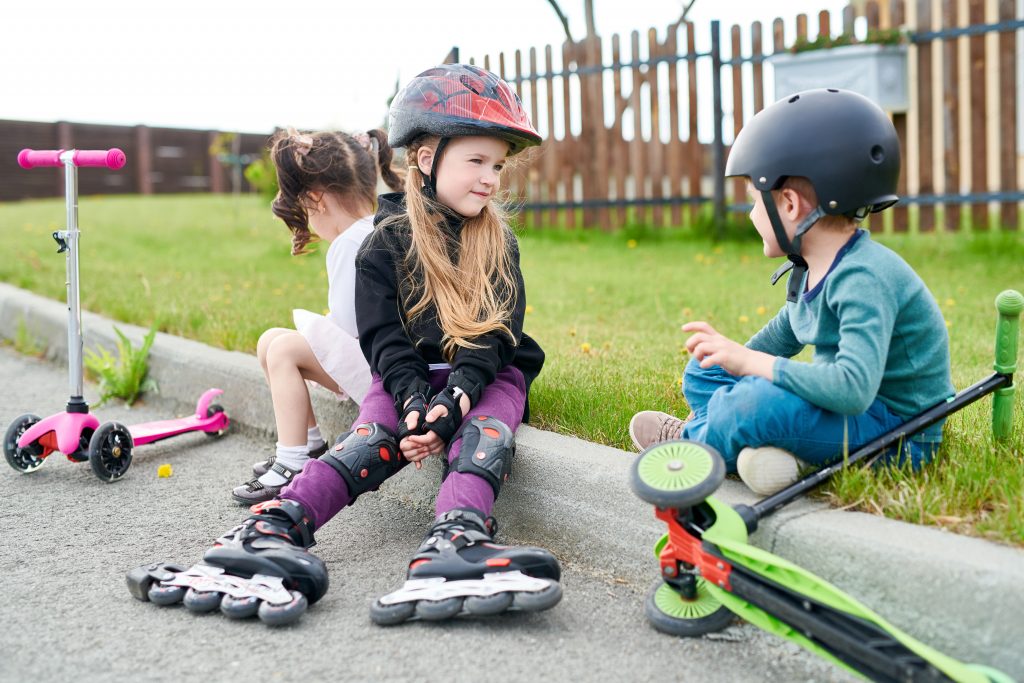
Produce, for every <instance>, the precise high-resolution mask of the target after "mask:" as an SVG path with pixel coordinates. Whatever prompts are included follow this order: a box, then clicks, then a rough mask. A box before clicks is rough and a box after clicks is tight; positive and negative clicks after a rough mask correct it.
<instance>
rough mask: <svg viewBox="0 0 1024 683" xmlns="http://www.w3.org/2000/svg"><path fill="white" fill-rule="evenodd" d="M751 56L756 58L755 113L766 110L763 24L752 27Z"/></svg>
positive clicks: (757, 22)
mask: <svg viewBox="0 0 1024 683" xmlns="http://www.w3.org/2000/svg"><path fill="white" fill-rule="evenodd" d="M750 45H751V54H752V55H753V57H754V66H753V69H752V71H753V74H754V112H753V113H755V114H756V113H757V112H759V111H761V110H762V109H764V65H763V64H762V63H761V58H762V57H763V56H764V38H763V37H762V35H761V22H760V21H755V22H754V23H753V24H752V25H751V27H750Z"/></svg>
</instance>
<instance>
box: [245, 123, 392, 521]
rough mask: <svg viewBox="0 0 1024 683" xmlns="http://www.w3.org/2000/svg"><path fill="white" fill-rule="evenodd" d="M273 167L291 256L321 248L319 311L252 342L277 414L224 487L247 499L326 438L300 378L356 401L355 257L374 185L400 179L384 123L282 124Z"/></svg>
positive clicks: (271, 487)
mask: <svg viewBox="0 0 1024 683" xmlns="http://www.w3.org/2000/svg"><path fill="white" fill-rule="evenodd" d="M270 158H271V161H272V163H273V165H274V169H275V171H276V173H277V184H278V188H279V190H278V193H277V196H276V197H275V198H274V202H273V204H272V205H271V210H272V211H273V212H274V215H275V216H277V217H278V218H280V219H281V220H282V221H284V224H285V225H286V226H288V229H289V230H290V231H291V233H292V254H293V255H298V254H304V253H307V251H308V249H307V246H308V245H309V243H310V242H313V241H315V240H318V239H322V240H324V241H325V242H327V243H328V245H329V246H328V247H327V285H328V294H327V303H328V313H327V315H319V314H316V313H312V312H310V311H306V310H302V309H296V310H295V311H294V312H293V318H294V322H295V329H286V328H282V327H274V328H271V329H269V330H267V331H266V332H264V333H263V334H262V335H261V336H260V339H259V342H257V344H256V356H257V358H259V361H260V366H261V367H262V368H263V373H264V375H266V378H267V384H268V385H269V387H270V394H271V399H272V401H273V405H274V418H275V420H276V422H277V439H278V441H277V446H276V448H275V450H274V453H273V454H271V455H270V457H269V458H266V459H265V460H263V461H261V462H258V463H256V464H255V465H253V476H254V478H253V479H252V480H251V481H249V482H248V483H245V484H242V485H241V486H237V487H235V488H234V490H233V491H232V495H233V496H234V498H235V500H237V501H239V502H241V503H245V504H248V505H251V504H253V503H260V502H263V501H267V500H271V499H272V498H273V497H274V496H276V495H277V494H278V493H280V491H281V489H282V488H284V486H286V485H287V484H288V482H290V481H291V480H292V478H293V477H294V476H295V474H296V473H298V472H301V471H302V469H303V467H305V465H306V462H308V461H309V459H310V458H315V457H318V456H320V455H322V454H323V453H324V452H325V451H326V450H327V444H326V442H325V441H324V438H323V436H322V435H321V433H320V427H319V425H318V424H317V420H316V416H315V415H314V413H313V406H312V404H311V402H310V399H309V390H308V388H307V384H306V381H307V380H309V381H313V382H316V383H317V384H320V385H321V386H323V387H325V388H327V389H329V390H331V391H333V392H335V393H336V394H338V395H339V397H341V398H345V397H346V396H347V397H349V398H351V399H352V400H353V401H355V402H356V403H360V402H361V401H362V400H363V396H364V395H365V394H366V391H367V389H368V388H369V385H370V369H369V366H368V365H367V363H366V359H365V358H364V357H363V354H362V352H361V351H360V349H359V342H358V340H357V338H356V337H357V335H358V330H357V328H356V312H355V257H356V253H357V252H358V251H359V247H360V245H361V244H362V243H363V240H364V239H366V237H367V236H368V235H369V234H370V233H371V232H372V231H373V212H374V211H375V210H376V208H377V187H378V184H379V182H380V181H381V180H383V182H385V183H386V184H387V185H388V186H389V187H391V188H392V189H395V190H397V189H400V188H401V180H400V179H399V178H398V176H397V175H396V174H395V172H394V171H393V170H392V169H391V158H392V152H391V148H390V147H389V146H388V144H387V136H386V134H385V133H384V131H381V130H371V131H368V132H366V133H359V134H357V135H347V134H345V133H340V132H317V133H299V132H298V131H296V130H295V129H288V130H282V131H279V132H278V133H276V134H275V135H274V136H273V138H271V141H270Z"/></svg>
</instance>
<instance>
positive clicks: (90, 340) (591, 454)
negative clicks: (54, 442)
mask: <svg viewBox="0 0 1024 683" xmlns="http://www.w3.org/2000/svg"><path fill="white" fill-rule="evenodd" d="M22 321H23V322H24V325H25V327H26V329H27V330H28V331H29V333H30V334H31V335H32V336H33V337H34V338H36V339H38V340H41V341H44V342H45V343H46V347H47V354H48V356H49V357H50V358H51V359H53V360H56V361H62V360H63V359H65V358H66V354H67V331H66V328H67V308H66V306H65V305H63V304H61V303H59V302H55V301H52V300H49V299H45V298H42V297H39V296H37V295H34V294H31V293H28V292H25V291H23V290H20V289H17V288H15V287H12V286H10V285H7V284H3V283H0V337H5V338H13V337H14V336H15V335H16V333H17V330H18V328H19V326H20V325H21V324H22ZM82 322H83V329H84V332H85V335H86V348H92V347H93V346H95V345H97V344H102V345H104V346H107V347H110V348H113V345H114V340H115V336H114V334H113V325H114V324H115V323H114V321H111V320H108V319H106V318H103V317H101V316H97V315H94V314H90V313H83V314H82ZM116 324H117V326H118V327H119V328H120V329H121V330H122V331H123V332H124V333H125V334H126V335H128V337H129V338H130V339H132V340H133V342H134V341H139V340H141V339H142V337H143V336H144V334H145V330H143V329H142V328H139V327H136V326H133V325H127V324H121V323H116ZM150 373H151V376H152V377H153V378H154V379H155V380H156V381H157V383H158V385H159V387H160V396H161V397H162V399H164V400H169V401H172V402H174V403H176V404H179V406H182V407H184V406H191V405H192V404H193V402H194V401H195V400H196V399H197V398H198V397H199V395H200V394H201V393H202V392H203V391H204V390H206V389H207V388H209V387H211V386H216V387H218V388H221V389H223V390H224V392H225V395H224V400H223V404H224V406H225V407H226V409H227V410H228V413H229V414H230V416H231V418H232V420H233V422H234V424H235V425H236V426H238V427H241V428H243V429H246V430H247V431H250V430H251V431H254V432H259V433H264V434H267V435H269V434H271V433H272V431H273V428H274V417H273V410H272V406H271V404H270V399H269V394H268V392H267V391H266V389H265V383H264V378H263V374H262V372H261V370H260V368H259V364H258V363H257V361H256V359H255V357H253V356H250V355H248V354H243V353H237V352H230V351H223V350H220V349H214V348H211V347H209V346H206V345H203V344H200V343H197V342H193V341H189V340H185V339H180V338H177V337H173V336H170V335H165V334H158V335H157V339H156V342H155V343H154V345H153V348H152V351H151V356H150ZM314 407H315V408H316V410H317V415H318V417H319V418H320V422H321V425H322V426H323V427H324V428H325V430H326V431H327V433H329V434H334V435H336V434H338V433H340V432H341V431H344V429H346V428H347V427H348V425H349V424H351V422H352V420H353V419H354V418H355V416H356V414H357V410H356V407H355V406H354V405H353V404H352V403H351V402H348V401H346V402H342V403H340V402H338V401H337V400H336V399H335V398H334V397H333V395H331V394H329V393H328V392H326V391H323V390H317V391H315V392H314ZM184 409H185V410H186V411H187V408H184ZM517 443H518V456H517V464H516V470H515V473H514V480H513V482H512V483H511V484H510V485H508V486H507V487H506V488H505V489H503V491H502V495H501V498H500V499H499V501H498V505H497V510H496V515H497V516H498V518H499V519H500V520H502V521H503V522H504V525H503V532H502V534H503V536H504V537H505V538H506V539H508V540H517V541H526V542H530V543H535V544H538V545H542V546H545V547H548V548H550V549H551V550H552V551H553V552H555V553H556V554H557V555H558V556H559V557H560V558H561V559H562V560H564V561H568V562H573V563H576V564H578V565H580V566H585V567H587V568H588V569H590V570H592V571H594V572H595V573H599V574H603V575H606V576H610V577H614V578H616V579H620V580H625V581H627V582H629V583H633V584H636V585H637V586H638V588H646V586H647V585H648V584H650V583H653V582H654V581H655V580H656V579H657V577H658V573H657V563H656V561H655V560H654V557H653V554H652V553H651V548H652V547H653V544H654V542H655V541H656V540H657V539H658V537H659V536H660V535H661V533H663V525H662V524H661V523H660V522H659V521H657V520H656V519H655V518H654V515H653V511H652V509H651V508H650V506H648V505H647V504H645V503H643V502H642V501H640V500H639V499H637V498H636V497H635V496H633V494H632V493H631V492H630V490H629V487H628V483H627V482H628V477H629V468H630V465H631V463H632V460H633V458H632V454H630V453H626V452H624V451H621V450H618V449H614V448H609V447H606V446H600V445H597V444H593V443H589V442H586V441H582V440H580V439H576V438H573V437H568V436H563V435H560V434H555V433H552V432H545V431H541V430H538V429H534V428H532V427H529V426H523V427H522V428H520V430H519V432H518V434H517ZM432 461H433V462H431V463H430V464H428V465H427V467H425V468H424V470H421V471H416V470H413V469H412V468H407V469H406V470H405V471H404V472H402V473H401V474H399V475H398V476H397V477H395V478H394V479H393V480H391V481H389V482H388V483H387V484H386V485H385V486H384V487H383V488H382V489H381V495H385V496H394V497H396V498H398V499H400V500H403V501H406V502H408V503H409V504H411V505H414V506H417V507H424V508H429V507H431V506H432V505H433V498H434V494H435V492H436V489H435V488H434V487H432V486H425V485H424V484H423V477H424V475H426V476H427V477H438V478H439V476H440V474H439V473H440V467H439V465H438V464H437V462H436V459H432ZM434 481H437V479H436V478H435V479H434ZM716 495H717V496H718V497H719V498H721V499H723V500H725V501H727V502H729V503H739V502H748V503H749V502H752V501H753V500H754V499H753V498H752V497H751V496H750V494H749V492H748V491H747V490H746V489H745V488H744V487H743V486H741V485H740V484H738V483H736V482H732V481H726V482H725V484H724V485H723V487H722V488H721V489H720V491H719V492H718V493H717V494H716ZM752 540H753V543H755V544H756V545H758V546H759V547H761V548H765V549H767V550H769V551H771V552H774V553H776V554H778V555H780V556H782V557H784V558H786V559H787V560H789V561H791V562H793V563H795V564H798V565H800V566H801V567H804V568H806V569H808V570H810V571H812V572H814V573H816V574H818V575H820V576H822V577H826V578H828V579H829V581H831V582H832V583H833V584H835V585H836V586H838V587H840V588H841V589H842V590H844V591H845V592H847V593H849V594H850V595H852V596H854V597H855V598H856V599H858V600H859V601H861V602H862V603H863V604H865V605H868V606H870V607H871V608H872V609H873V610H875V611H876V612H878V613H879V614H881V615H882V616H883V617H885V618H886V619H888V620H889V621H890V622H891V623H893V624H894V625H896V626H898V627H900V628H902V629H904V630H905V631H907V632H909V633H911V634H912V635H914V637H916V638H918V639H919V640H921V641H922V642H925V643H927V644H929V645H931V646H933V647H935V648H937V649H939V650H940V651H943V652H946V653H948V654H950V655H951V656H954V657H957V658H959V659H961V660H964V661H976V662H981V663H984V664H987V665H989V666H994V667H996V668H998V669H1000V670H1002V671H1004V672H1006V673H1007V674H1010V675H1011V676H1014V677H1017V678H1024V652H1022V650H1021V648H1020V645H1019V641H1020V636H1021V627H1020V625H1021V618H1020V615H1021V614H1024V551H1021V550H1019V549H1016V548H1010V547H1007V546H1001V545H997V544H994V543H990V542H987V541H984V540H980V539H976V538H968V537H962V536H956V535H954V534H951V533H947V532H944V531H941V530H938V529H934V528H929V527H920V526H915V525H910V524H904V523H900V522H895V521H892V520H888V519H884V518H880V517H875V516H872V515H867V514H862V513H856V512H844V511H837V510H832V509H829V508H828V507H827V506H825V505H822V504H820V503H816V502H812V501H808V500H803V501H798V502H796V503H794V504H792V505H790V506H788V507H787V508H784V509H782V510H780V511H779V512H777V513H776V514H775V515H773V516H772V517H769V518H768V519H766V520H764V522H763V523H762V526H761V528H760V529H759V530H758V532H757V533H756V534H755V535H754V536H753V539H752Z"/></svg>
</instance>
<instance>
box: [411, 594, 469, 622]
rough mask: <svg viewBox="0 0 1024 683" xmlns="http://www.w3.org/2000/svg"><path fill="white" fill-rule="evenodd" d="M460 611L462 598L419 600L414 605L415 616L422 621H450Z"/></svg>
mask: <svg viewBox="0 0 1024 683" xmlns="http://www.w3.org/2000/svg"><path fill="white" fill-rule="evenodd" d="M461 611H462V598H445V599H444V600H420V601H419V602H417V603H416V616H418V617H419V618H420V619H423V620H424V621H441V620H443V619H451V618H452V617H454V616H455V615H456V614H458V613H459V612H461Z"/></svg>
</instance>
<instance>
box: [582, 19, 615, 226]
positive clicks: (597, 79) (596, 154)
mask: <svg viewBox="0 0 1024 683" xmlns="http://www.w3.org/2000/svg"><path fill="white" fill-rule="evenodd" d="M587 46H588V50H587V64H588V65H590V66H593V67H603V64H604V50H603V46H602V41H601V37H600V36H594V37H593V38H589V39H588V40H587ZM590 82H591V93H592V94H591V96H590V97H591V99H590V106H591V110H590V125H591V135H592V138H591V139H592V140H593V143H594V148H593V150H592V151H591V155H590V156H591V158H592V159H593V160H594V163H593V166H592V175H593V178H592V180H591V190H592V193H591V195H590V197H589V198H590V199H606V198H607V197H608V187H609V182H608V180H609V172H610V170H611V168H612V165H611V150H610V147H609V144H608V142H609V140H608V138H609V136H610V133H609V131H608V128H607V127H606V126H605V125H604V69H603V68H600V69H598V70H597V71H596V72H595V73H594V74H593V75H592V76H591V77H590ZM595 213H596V216H594V219H595V220H596V223H597V224H598V225H600V226H601V229H602V230H604V231H605V232H607V231H610V230H611V229H612V220H611V210H610V209H609V208H608V207H606V206H603V207H601V208H599V209H597V210H596V212H595ZM587 225H593V223H591V222H588V223H587Z"/></svg>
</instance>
